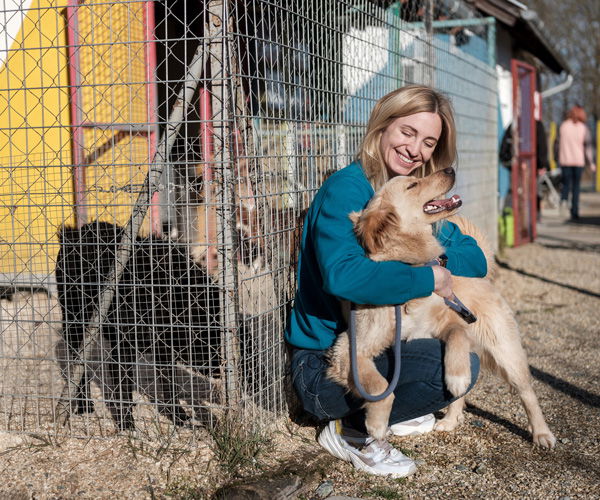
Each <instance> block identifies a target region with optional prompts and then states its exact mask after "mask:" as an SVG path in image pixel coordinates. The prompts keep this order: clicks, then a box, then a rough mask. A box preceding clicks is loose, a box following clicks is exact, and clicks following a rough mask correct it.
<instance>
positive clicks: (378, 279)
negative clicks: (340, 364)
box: [285, 85, 487, 477]
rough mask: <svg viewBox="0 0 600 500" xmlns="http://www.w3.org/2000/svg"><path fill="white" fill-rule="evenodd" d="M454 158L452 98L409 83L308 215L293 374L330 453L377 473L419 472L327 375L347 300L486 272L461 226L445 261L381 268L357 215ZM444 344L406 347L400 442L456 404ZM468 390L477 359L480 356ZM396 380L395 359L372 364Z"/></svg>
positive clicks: (412, 292)
mask: <svg viewBox="0 0 600 500" xmlns="http://www.w3.org/2000/svg"><path fill="white" fill-rule="evenodd" d="M455 160H456V128H455V125H454V116H453V111H452V108H451V105H450V102H449V101H448V99H447V98H446V97H445V96H444V95H442V94H440V93H439V92H437V91H435V90H433V89H432V88H430V87H425V86H419V85H411V86H406V87H402V88H400V89H397V90H395V91H393V92H391V93H389V94H387V95H386V96H384V97H382V98H381V99H380V100H379V101H378V102H377V103H376V104H375V107H374V108H373V111H372V112H371V116H370V118H369V122H368V125H367V130H366V133H365V136H364V138H363V142H362V145H361V148H360V151H359V153H358V155H357V159H356V160H355V161H354V162H353V163H351V164H350V165H348V166H347V167H345V168H343V169H341V170H339V171H338V172H335V173H334V174H332V175H331V176H330V177H329V178H328V179H327V180H326V181H325V182H324V183H323V184H322V186H321V188H320V189H319V191H318V192H317V194H316V195H315V198H314V200H313V201H312V203H311V205H310V207H309V209H308V212H307V214H306V217H305V220H304V228H303V233H302V239H301V244H300V254H299V260H298V269H297V272H298V280H297V290H296V296H295V299H294V306H293V309H292V311H291V313H290V316H289V320H288V324H287V326H286V331H285V340H286V343H287V345H288V346H289V348H290V355H291V363H290V365H291V366H290V368H291V379H292V384H293V386H294V389H295V392H296V394H297V396H298V399H299V402H300V404H301V405H302V408H303V409H304V411H305V412H306V413H308V414H309V415H310V416H312V417H313V418H314V419H315V420H317V421H319V422H326V423H327V424H326V426H325V428H324V429H323V430H322V431H321V433H320V434H319V438H318V442H319V444H320V445H321V446H322V447H323V448H325V450H327V451H328V452H329V453H331V454H332V455H333V456H335V457H337V458H339V459H341V460H345V461H347V462H351V463H352V464H353V465H354V466H355V467H356V468H357V469H359V470H363V471H366V472H368V473H371V474H377V475H385V476H392V477H403V476H407V475H409V474H412V473H413V472H414V471H415V470H416V465H415V463H414V462H413V460H411V459H410V458H409V457H407V456H405V455H404V454H403V453H401V452H400V451H399V450H397V449H395V448H394V447H393V446H392V445H391V444H390V443H389V442H388V441H387V440H383V441H382V440H379V441H378V440H374V439H372V438H370V437H369V436H368V435H367V434H366V429H365V425H364V423H365V412H364V409H363V405H364V401H363V400H362V399H360V398H358V397H355V396H354V395H353V394H351V393H348V392H347V391H346V389H345V388H344V387H342V386H340V385H338V384H336V383H335V382H333V381H332V380H330V379H328V378H327V376H326V371H327V367H328V359H327V350H328V349H329V348H330V347H331V346H332V345H333V344H334V342H335V340H336V337H337V335H338V334H340V333H341V332H343V331H345V330H346V328H347V325H346V320H345V318H344V315H343V313H342V307H341V301H342V300H346V301H350V302H354V303H356V304H373V305H388V304H402V303H404V302H407V301H409V300H411V299H415V298H418V297H427V296H429V295H431V294H432V293H436V294H438V295H440V296H441V297H449V296H451V294H452V275H453V274H456V275H460V276H467V277H483V276H485V274H486V272H487V265H486V261H485V257H484V255H483V252H482V251H481V249H480V248H479V246H478V245H477V243H476V241H475V240H474V239H473V238H471V237H470V236H467V235H463V234H462V233H461V232H460V230H459V229H458V227H457V226H456V225H454V224H453V223H450V222H446V223H444V224H442V225H441V228H440V229H439V231H438V233H437V237H438V239H439V241H440V242H441V244H442V245H443V246H444V247H445V249H446V250H445V255H443V256H440V259H438V263H439V265H434V266H417V267H413V266H410V265H408V264H405V263H402V262H398V261H387V262H375V261H372V260H371V259H369V258H368V257H367V256H366V254H365V250H364V249H363V248H362V247H361V246H360V244H359V242H358V240H357V238H356V236H355V234H354V228H353V225H352V222H351V221H350V219H349V217H348V215H349V214H350V213H351V212H355V211H359V210H362V209H364V208H365V206H366V205H367V203H368V202H369V200H370V199H371V197H372V196H373V195H374V194H375V191H376V190H377V189H379V188H380V187H381V186H382V185H383V184H384V183H385V182H386V181H387V180H389V179H390V178H392V177H395V176H398V175H403V176H418V177H422V176H425V175H428V174H430V173H432V172H434V171H437V170H440V169H444V168H448V167H450V166H452V165H453V164H454V163H455ZM443 359H444V345H443V343H442V342H440V341H439V340H437V339H417V340H413V341H411V342H405V343H403V347H402V358H401V373H400V380H399V381H398V384H397V386H396V389H395V391H394V395H395V399H394V404H393V407H392V412H391V415H390V430H389V432H390V433H391V434H394V435H401V436H406V435H413V434H422V433H424V432H429V431H431V430H433V427H434V424H435V418H434V416H433V412H435V411H437V410H440V409H441V408H444V407H446V406H447V405H449V404H450V403H451V402H452V401H454V399H455V398H453V397H452V395H451V394H450V393H449V391H448V390H447V389H446V387H445V384H444V369H443ZM470 362H471V381H472V382H471V386H470V387H469V389H470V388H471V387H473V385H474V384H475V381H476V380H477V376H478V373H479V358H478V357H477V355H476V354H474V353H471V358H470ZM375 364H376V365H377V368H378V370H379V371H380V372H381V374H382V375H383V376H384V377H386V378H387V379H388V381H389V380H390V379H391V377H392V374H393V369H394V354H393V350H392V349H388V350H387V351H386V352H384V353H383V354H382V355H381V356H379V357H377V358H376V359H375Z"/></svg>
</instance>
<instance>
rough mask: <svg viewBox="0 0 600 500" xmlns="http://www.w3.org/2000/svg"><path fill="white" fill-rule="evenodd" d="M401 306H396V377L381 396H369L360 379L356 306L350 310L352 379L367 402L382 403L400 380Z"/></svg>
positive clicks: (349, 336) (349, 329)
mask: <svg viewBox="0 0 600 500" xmlns="http://www.w3.org/2000/svg"><path fill="white" fill-rule="evenodd" d="M401 307H402V306H401V305H400V304H398V305H396V306H394V309H395V313H396V337H395V341H394V375H393V377H392V381H391V382H390V383H389V385H388V387H387V389H386V390H385V391H383V392H382V393H381V394H379V395H373V394H369V393H368V392H367V391H366V390H365V388H364V387H363V386H362V385H361V383H360V380H359V377H358V362H357V359H356V357H357V356H356V306H355V305H354V304H352V308H351V309H350V326H349V328H348V341H349V343H350V365H351V367H352V378H353V379H354V387H356V390H357V391H358V393H359V394H360V396H361V397H362V398H363V399H366V400H367V401H371V402H374V401H381V400H382V399H384V398H387V397H388V396H389V395H390V394H391V393H392V392H393V391H394V389H396V386H397V385H398V379H399V378H400V363H401V358H400V355H401V353H402V345H401V342H400V340H401V337H402V310H401Z"/></svg>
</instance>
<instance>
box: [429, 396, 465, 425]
mask: <svg viewBox="0 0 600 500" xmlns="http://www.w3.org/2000/svg"><path fill="white" fill-rule="evenodd" d="M464 407H465V398H464V397H462V398H459V399H457V400H456V401H454V402H452V403H450V406H448V410H446V415H444V418H442V419H441V420H438V421H437V422H436V424H435V430H436V431H441V432H450V431H453V430H454V429H456V428H457V427H458V426H459V425H460V424H461V423H462V422H463V421H464V420H465V416H464V415H463V409H464Z"/></svg>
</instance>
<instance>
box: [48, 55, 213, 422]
mask: <svg viewBox="0 0 600 500" xmlns="http://www.w3.org/2000/svg"><path fill="white" fill-rule="evenodd" d="M204 66H205V53H204V50H203V46H202V44H199V45H198V48H197V49H196V53H195V54H194V58H193V60H192V62H191V63H190V65H189V67H188V68H187V71H186V74H185V77H184V79H183V82H182V85H181V88H180V90H179V93H178V96H177V99H176V100H175V104H174V105H173V109H172V111H171V115H170V116H169V121H168V122H167V126H166V130H165V132H164V134H163V136H162V138H161V141H160V143H159V144H158V146H157V149H156V153H155V155H154V158H153V159H152V163H151V164H150V165H149V168H148V174H147V175H146V179H145V181H144V186H143V188H142V190H141V192H140V194H139V196H138V198H137V200H136V202H135V205H134V206H133V208H132V214H131V217H130V219H129V221H128V222H127V225H126V226H125V228H124V231H123V237H122V239H121V241H120V243H119V248H118V250H117V256H116V259H115V266H114V268H113V269H112V270H111V272H110V274H109V276H108V278H107V280H106V282H105V284H104V287H103V290H102V293H101V295H100V301H99V305H98V308H97V309H96V310H95V311H94V314H93V315H92V318H91V320H90V325H89V327H88V328H87V330H86V332H85V335H84V340H83V346H82V347H81V348H80V351H79V353H78V354H79V356H78V358H79V359H80V360H81V361H82V363H78V364H76V365H75V366H74V367H73V369H72V370H71V371H70V372H69V374H68V379H67V383H66V384H65V386H64V388H63V391H62V393H61V397H60V400H59V401H58V404H57V407H56V415H57V421H58V422H60V423H61V424H63V425H64V424H66V422H67V421H68V419H69V416H70V409H71V401H72V400H73V397H74V395H75V393H76V391H77V388H78V386H79V384H80V383H81V379H82V377H83V374H84V370H85V365H84V363H85V362H86V361H88V360H89V359H90V358H91V356H92V354H93V352H92V351H93V348H94V346H95V344H96V341H97V340H98V337H99V336H100V330H101V328H102V324H103V323H104V322H105V321H106V316H107V314H108V310H109V308H110V305H111V303H112V300H113V297H114V294H115V290H116V287H117V285H118V283H119V281H120V279H121V275H122V274H123V271H124V269H125V266H126V265H127V261H128V260H129V257H130V256H131V251H132V248H133V242H134V240H135V237H136V236H137V233H138V231H139V229H140V226H141V225H142V222H143V220H144V217H145V216H146V212H147V211H148V207H149V206H150V202H151V199H152V195H153V194H154V193H155V192H157V190H158V184H159V182H160V178H161V176H162V173H163V169H164V165H165V164H166V163H167V161H168V158H169V153H170V151H171V148H172V147H173V144H174V142H175V139H176V137H177V134H178V132H179V128H180V127H181V125H182V123H183V121H184V119H185V116H186V114H187V110H188V108H189V106H190V103H191V101H192V97H193V95H194V92H195V91H196V87H197V86H198V81H199V80H200V75H201V74H202V71H203V70H204Z"/></svg>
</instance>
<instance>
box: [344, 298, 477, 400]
mask: <svg viewBox="0 0 600 500" xmlns="http://www.w3.org/2000/svg"><path fill="white" fill-rule="evenodd" d="M444 303H445V304H446V305H447V306H448V307H449V308H450V309H452V310H453V311H454V312H455V313H456V314H458V315H459V316H460V317H461V318H462V319H463V320H464V321H465V322H466V323H469V324H471V323H474V322H475V321H477V317H476V316H475V315H474V314H473V313H472V312H471V311H470V310H469V309H468V308H467V306H465V305H464V304H463V303H462V302H461V300H460V299H459V298H458V297H457V296H456V295H454V294H452V298H450V299H448V298H444ZM394 311H395V313H396V335H395V340H394V375H393V377H392V380H391V382H390V383H389V385H388V387H387V389H386V390H385V391H383V392H382V393H381V394H378V395H373V394H369V393H368V392H367V391H366V390H365V388H364V387H363V386H362V385H361V383H360V380H359V376H358V361H357V359H356V358H357V355H356V306H355V305H354V304H352V307H351V309H350V326H349V328H348V342H349V343H350V366H351V370H352V379H353V381H354V387H356V390H357V391H358V393H359V394H360V396H361V397H362V398H363V399H365V400H367V401H371V402H375V401H381V400H382V399H384V398H387V397H388V396H389V395H390V394H391V393H392V392H393V391H394V389H396V386H397V385H398V379H399V378H400V364H401V354H402V345H401V339H402V309H401V305H400V304H397V305H396V306H394Z"/></svg>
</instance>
